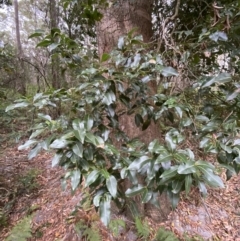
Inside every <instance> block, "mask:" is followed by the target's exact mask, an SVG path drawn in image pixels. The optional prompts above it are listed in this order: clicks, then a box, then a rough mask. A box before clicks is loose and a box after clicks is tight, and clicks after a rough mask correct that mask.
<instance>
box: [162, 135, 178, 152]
mask: <svg viewBox="0 0 240 241" xmlns="http://www.w3.org/2000/svg"><path fill="white" fill-rule="evenodd" d="M165 141H166V144H167V147H168V149H169V151H174V150H175V149H176V147H177V145H176V144H175V143H174V142H173V139H172V137H171V136H170V135H166V136H165Z"/></svg>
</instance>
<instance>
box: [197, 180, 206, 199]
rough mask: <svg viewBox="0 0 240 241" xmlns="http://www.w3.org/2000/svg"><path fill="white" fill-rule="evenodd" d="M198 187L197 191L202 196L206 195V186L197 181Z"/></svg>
mask: <svg viewBox="0 0 240 241" xmlns="http://www.w3.org/2000/svg"><path fill="white" fill-rule="evenodd" d="M198 188H199V191H200V192H201V193H202V194H203V196H204V197H206V195H207V188H206V186H205V184H204V183H203V182H199V183H198Z"/></svg>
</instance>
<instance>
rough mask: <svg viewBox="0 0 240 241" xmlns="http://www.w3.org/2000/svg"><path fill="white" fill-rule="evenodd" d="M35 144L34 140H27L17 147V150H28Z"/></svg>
mask: <svg viewBox="0 0 240 241" xmlns="http://www.w3.org/2000/svg"><path fill="white" fill-rule="evenodd" d="M35 143H37V141H36V140H28V141H26V142H25V143H24V144H23V145H21V146H19V147H18V150H19V151H21V150H24V149H27V148H29V147H30V146H31V145H33V144H35Z"/></svg>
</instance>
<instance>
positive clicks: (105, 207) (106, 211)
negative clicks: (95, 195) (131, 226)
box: [99, 196, 111, 226]
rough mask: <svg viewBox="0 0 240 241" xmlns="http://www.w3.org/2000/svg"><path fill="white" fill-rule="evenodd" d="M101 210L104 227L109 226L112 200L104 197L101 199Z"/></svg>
mask: <svg viewBox="0 0 240 241" xmlns="http://www.w3.org/2000/svg"><path fill="white" fill-rule="evenodd" d="M99 209H100V218H101V220H102V222H103V223H104V225H106V226H107V225H108V224H109V222H110V214H111V198H110V197H108V196H107V197H104V198H102V199H101V201H100V204H99Z"/></svg>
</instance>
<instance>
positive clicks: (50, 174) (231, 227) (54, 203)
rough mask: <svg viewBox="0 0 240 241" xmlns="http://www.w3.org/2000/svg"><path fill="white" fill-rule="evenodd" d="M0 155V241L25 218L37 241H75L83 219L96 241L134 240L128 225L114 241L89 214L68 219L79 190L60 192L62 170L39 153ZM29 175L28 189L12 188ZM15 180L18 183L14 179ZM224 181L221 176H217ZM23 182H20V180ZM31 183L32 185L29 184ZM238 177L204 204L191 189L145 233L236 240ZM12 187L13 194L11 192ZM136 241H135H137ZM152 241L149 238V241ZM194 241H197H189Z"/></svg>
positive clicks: (9, 149) (211, 193)
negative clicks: (2, 223)
mask: <svg viewBox="0 0 240 241" xmlns="http://www.w3.org/2000/svg"><path fill="white" fill-rule="evenodd" d="M1 149H2V151H1V153H0V194H1V200H0V205H1V207H3V206H4V205H5V206H6V204H9V205H8V206H9V210H8V222H9V224H8V225H7V226H6V227H5V228H3V229H2V230H0V231H1V235H0V240H5V237H6V236H7V235H8V233H9V230H10V228H11V227H13V226H14V224H16V223H17V221H18V220H20V219H21V218H23V217H24V216H26V215H27V214H29V213H34V218H33V223H32V230H33V234H34V238H32V239H29V240H37V241H57V240H58V241H60V240H62V241H74V240H85V239H84V238H82V239H80V238H79V237H78V236H77V235H76V233H75V229H74V226H75V223H77V222H78V221H80V220H83V221H84V222H85V223H86V224H87V225H93V226H95V227H97V228H98V229H99V230H100V234H101V236H102V240H104V241H105V240H121V241H123V240H126V241H127V240H129V241H134V240H136V239H137V237H136V235H134V232H132V231H131V230H132V227H131V225H128V230H126V233H121V234H120V237H119V238H113V235H112V234H111V232H110V231H109V230H107V229H106V228H105V227H104V226H103V225H102V224H101V222H100V221H99V218H98V216H97V215H96V213H95V212H93V210H92V209H90V210H88V211H84V210H81V209H78V210H77V212H75V214H74V215H73V211H74V210H75V207H76V205H78V203H79V201H80V199H81V196H82V195H81V190H78V191H77V192H76V193H75V194H74V195H72V194H71V192H70V189H67V190H66V191H63V190H62V188H61V184H60V179H61V177H62V175H63V174H64V171H63V170H62V169H60V168H52V167H51V155H50V154H46V153H41V154H40V155H39V156H38V157H37V158H35V159H34V160H32V161H29V160H28V159H27V151H18V150H17V146H15V147H5V148H4V147H3V146H2V148H1ZM31 170H34V173H35V176H36V180H35V181H32V184H33V187H31V185H30V187H29V186H28V185H29V184H27V186H25V189H29V190H24V185H23V186H21V187H18V190H16V188H15V184H16V182H19V180H22V179H21V178H20V177H22V176H23V174H24V173H25V174H26V175H25V177H27V176H28V175H29V173H31ZM19 178H20V179H19ZM223 178H224V176H223ZM22 182H23V181H22ZM35 183H37V186H34V184H35ZM239 184H240V175H238V176H235V177H234V178H232V179H231V180H230V181H228V182H226V181H225V185H226V188H225V189H221V190H210V191H209V195H208V197H207V198H206V199H202V198H201V197H200V196H199V194H198V192H197V190H192V192H191V194H190V195H189V197H185V196H184V195H183V196H182V199H181V202H180V203H179V206H178V208H177V209H176V210H175V211H172V212H171V214H170V215H169V217H168V220H167V221H166V222H164V223H155V222H154V223H153V222H151V220H148V222H149V225H150V226H151V229H153V230H154V229H155V230H156V229H157V228H158V227H160V226H164V227H166V228H167V229H170V230H172V231H173V232H174V233H175V234H177V235H178V236H179V237H180V238H181V240H186V239H185V238H184V235H185V233H186V232H188V233H190V234H191V235H200V236H201V237H202V239H203V240H223V241H228V240H233V241H238V240H239V241H240V228H239V227H240V185H239ZM14 188H15V189H14ZM139 240H140V239H139ZM150 240H153V239H150ZM195 240H201V239H200V238H199V239H197V238H196V239H195Z"/></svg>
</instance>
